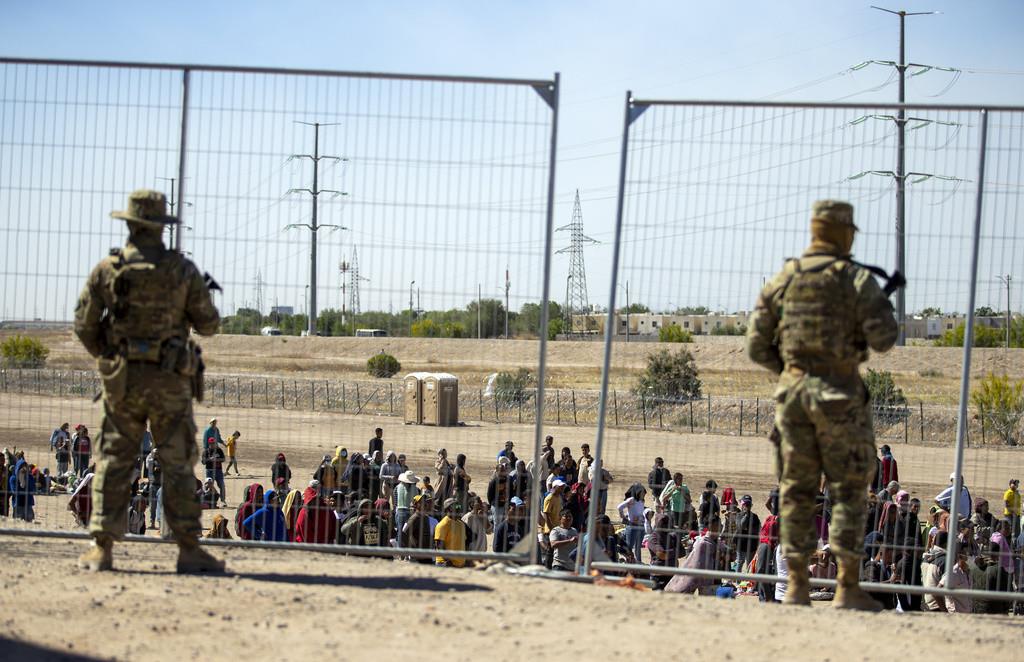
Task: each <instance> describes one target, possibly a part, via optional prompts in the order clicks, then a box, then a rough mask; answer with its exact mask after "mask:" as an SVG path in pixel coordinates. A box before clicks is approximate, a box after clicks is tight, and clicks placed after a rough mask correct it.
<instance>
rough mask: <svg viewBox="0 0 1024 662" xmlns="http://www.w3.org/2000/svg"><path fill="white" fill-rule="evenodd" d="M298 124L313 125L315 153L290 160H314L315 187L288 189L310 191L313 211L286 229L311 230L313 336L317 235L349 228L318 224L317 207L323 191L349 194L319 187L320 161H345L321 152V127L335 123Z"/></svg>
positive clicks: (311, 326) (311, 330) (310, 327)
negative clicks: (306, 220) (304, 218)
mask: <svg viewBox="0 0 1024 662" xmlns="http://www.w3.org/2000/svg"><path fill="white" fill-rule="evenodd" d="M297 124H305V125H306V126H312V127H313V153H312V154H292V155H291V156H290V157H289V160H291V159H309V160H310V161H312V162H313V188H292V189H288V193H308V194H309V195H310V196H311V197H312V198H313V213H312V216H311V218H310V222H309V223H291V224H289V225H286V226H285V228H284V229H285V230H290V229H292V228H307V229H308V230H309V285H308V287H309V311H308V312H309V324H308V325H307V330H306V332H307V333H308V334H309V335H311V336H313V335H316V236H317V233H318V232H319V231H320V230H321V229H323V228H330V229H331V231H332V232H333V231H337V230H347V229H348V228H345V227H342V226H340V225H330V224H323V225H318V224H317V207H318V206H319V204H318V203H319V198H320V194H321V193H330V194H331V195H332V196H334V197H337V196H341V195H348V194H347V193H344V192H342V191H337V190H334V189H326V188H324V189H322V188H318V186H319V183H318V175H319V168H320V161H322V160H324V159H328V160H330V161H345V160H346V159H344V158H342V157H340V156H327V155H325V154H321V153H320V127H322V126H334V125H333V124H321V123H320V122H312V123H310V122H297Z"/></svg>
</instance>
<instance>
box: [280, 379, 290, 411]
mask: <svg viewBox="0 0 1024 662" xmlns="http://www.w3.org/2000/svg"><path fill="white" fill-rule="evenodd" d="M281 409H288V407H286V406H285V404H284V379H282V380H281Z"/></svg>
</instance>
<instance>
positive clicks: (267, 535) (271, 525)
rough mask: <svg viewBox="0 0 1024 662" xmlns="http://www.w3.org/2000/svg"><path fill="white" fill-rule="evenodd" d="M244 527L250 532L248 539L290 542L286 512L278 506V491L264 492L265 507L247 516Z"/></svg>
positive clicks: (243, 523)
mask: <svg viewBox="0 0 1024 662" xmlns="http://www.w3.org/2000/svg"><path fill="white" fill-rule="evenodd" d="M242 528H243V529H245V530H246V531H247V532H248V533H249V538H248V540H266V541H271V542H288V529H287V527H286V526H285V522H284V513H282V512H281V508H279V507H278V503H277V492H275V491H273V490H267V491H266V492H264V493H263V507H262V508H260V509H259V510H257V511H255V512H254V513H253V514H252V515H249V516H248V517H246V518H245V520H244V521H243V522H242Z"/></svg>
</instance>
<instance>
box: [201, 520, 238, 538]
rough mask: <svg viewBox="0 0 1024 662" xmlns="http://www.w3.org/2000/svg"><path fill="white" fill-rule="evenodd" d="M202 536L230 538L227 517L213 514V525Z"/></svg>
mask: <svg viewBox="0 0 1024 662" xmlns="http://www.w3.org/2000/svg"><path fill="white" fill-rule="evenodd" d="M203 537H204V538H212V539H214V540H231V533H230V532H229V531H228V518H227V517H224V516H223V515H214V516H213V525H212V526H210V530H209V531H208V532H207V533H206V535H205V536H203Z"/></svg>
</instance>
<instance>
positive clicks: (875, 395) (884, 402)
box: [864, 368, 907, 424]
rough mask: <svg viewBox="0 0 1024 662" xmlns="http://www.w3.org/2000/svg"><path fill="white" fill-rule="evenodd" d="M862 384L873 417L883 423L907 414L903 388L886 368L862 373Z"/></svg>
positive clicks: (897, 419)
mask: <svg viewBox="0 0 1024 662" xmlns="http://www.w3.org/2000/svg"><path fill="white" fill-rule="evenodd" d="M864 386H866V387H867V389H868V397H870V398H871V404H872V405H873V407H874V410H875V418H876V419H877V420H879V421H881V422H883V423H889V424H892V423H895V422H897V421H900V420H903V417H904V416H906V415H907V398H906V397H905V396H904V395H903V389H901V388H900V387H899V386H896V380H894V379H893V378H892V373H891V372H889V371H888V370H872V369H870V368H868V373H867V374H866V375H864Z"/></svg>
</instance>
